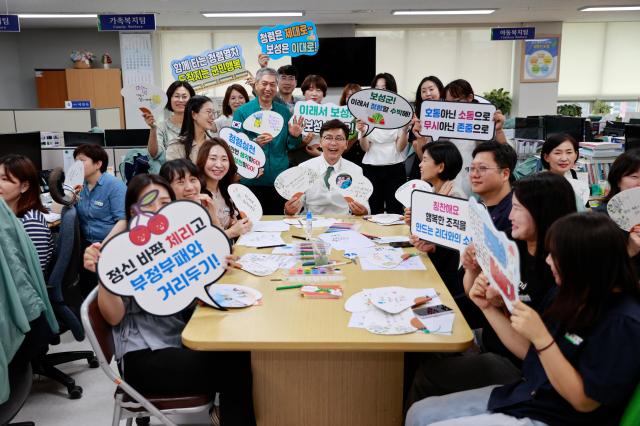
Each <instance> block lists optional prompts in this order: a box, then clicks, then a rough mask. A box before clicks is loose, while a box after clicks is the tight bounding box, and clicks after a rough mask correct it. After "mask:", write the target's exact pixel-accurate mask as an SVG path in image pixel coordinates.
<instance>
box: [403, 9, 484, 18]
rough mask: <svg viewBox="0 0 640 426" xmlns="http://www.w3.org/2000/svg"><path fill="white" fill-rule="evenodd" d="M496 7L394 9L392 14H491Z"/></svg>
mask: <svg viewBox="0 0 640 426" xmlns="http://www.w3.org/2000/svg"><path fill="white" fill-rule="evenodd" d="M495 11H496V9H466V10H463V9H457V10H437V9H436V10H394V11H392V12H391V14H392V15H403V16H415V15H490V14H492V13H493V12H495Z"/></svg>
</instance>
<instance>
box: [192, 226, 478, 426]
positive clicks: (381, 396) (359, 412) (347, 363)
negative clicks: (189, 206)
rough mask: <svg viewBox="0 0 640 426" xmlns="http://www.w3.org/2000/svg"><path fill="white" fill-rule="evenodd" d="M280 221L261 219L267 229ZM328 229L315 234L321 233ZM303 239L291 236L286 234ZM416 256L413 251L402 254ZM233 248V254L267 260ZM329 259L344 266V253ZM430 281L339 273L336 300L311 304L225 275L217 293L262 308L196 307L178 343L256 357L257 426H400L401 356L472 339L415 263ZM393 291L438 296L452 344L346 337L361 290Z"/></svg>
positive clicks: (393, 229)
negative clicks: (236, 294)
mask: <svg viewBox="0 0 640 426" xmlns="http://www.w3.org/2000/svg"><path fill="white" fill-rule="evenodd" d="M270 219H280V217H266V218H263V220H270ZM341 220H343V221H356V222H358V223H360V224H361V226H360V228H359V229H358V230H359V231H360V232H364V233H368V234H373V235H377V236H391V235H407V234H408V227H407V226H405V225H394V226H380V225H376V224H373V223H370V222H367V221H363V220H361V219H356V218H341ZM323 231H324V229H321V230H319V231H318V232H314V234H317V233H320V232H323ZM292 234H294V235H303V231H302V230H301V229H297V228H295V227H293V226H292V227H291V230H290V231H289V232H284V233H283V234H282V236H283V239H284V240H285V241H286V242H289V241H293V242H295V241H297V240H295V239H291V237H290V236H291V235H292ZM405 250H406V251H409V252H414V251H415V249H413V248H411V249H405ZM271 251H272V249H263V250H257V249H253V248H248V247H241V246H236V247H234V253H235V254H238V255H242V254H244V253H247V252H259V253H271ZM330 257H331V259H335V260H340V261H344V260H345V259H344V257H343V256H342V251H336V250H333V251H332V253H331V256H330ZM421 259H422V260H423V262H424V263H425V265H426V266H427V270H426V271H362V270H361V268H360V265H359V264H358V265H347V266H343V267H342V268H343V271H344V274H345V275H346V280H345V281H341V282H339V283H340V284H341V286H342V288H343V292H344V296H343V298H342V299H338V300H309V299H305V298H302V297H301V296H300V295H299V292H298V291H297V290H281V291H275V288H276V287H277V286H278V285H282V282H273V281H270V279H272V278H277V277H278V276H281V275H282V274H281V271H279V272H276V273H275V274H274V275H272V276H270V277H263V278H260V277H255V276H253V275H250V274H248V273H247V272H245V271H241V270H230V271H229V272H227V273H226V274H225V275H224V276H223V277H222V279H221V280H220V281H219V282H220V283H233V284H242V285H246V286H249V287H254V288H256V289H258V290H260V291H261V292H262V294H263V296H264V297H263V305H262V306H253V307H251V308H248V309H240V310H232V311H227V312H221V311H216V310H214V309H211V308H208V307H199V308H198V309H197V310H196V312H195V313H194V315H193V317H192V318H191V320H190V321H189V323H188V324H187V326H186V328H185V329H184V331H183V333H182V340H183V343H184V344H185V345H186V346H187V347H189V348H192V349H195V350H205V351H214V350H242V351H251V352H252V364H253V376H254V401H255V405H256V415H257V417H258V424H260V425H278V426H283V425H296V426H297V425H305V426H311V425H349V426H356V425H381V426H383V425H384V426H388V425H400V424H401V422H402V380H403V367H404V362H403V352H413V351H415V352H420V351H423V352H455V351H463V350H465V349H466V348H467V347H468V346H469V345H470V344H471V341H472V339H473V336H472V333H471V330H470V329H469V326H468V325H467V323H466V321H465V320H464V318H463V317H462V315H461V314H460V311H459V309H458V307H457V306H456V304H455V303H454V301H453V299H452V297H451V295H450V294H449V291H448V290H447V288H446V287H445V286H444V284H443V282H442V280H441V279H440V276H439V275H438V273H437V272H436V270H435V268H434V267H433V265H432V264H431V262H430V260H429V259H428V258H427V257H426V256H423V257H421ZM389 285H398V286H403V287H415V288H427V287H432V288H435V289H436V291H437V292H438V293H439V294H440V297H441V299H442V303H444V304H445V305H447V306H449V307H451V308H453V309H454V310H455V313H456V318H455V322H454V327H453V335H452V336H441V335H429V334H424V333H420V332H417V333H412V334H407V335H400V336H380V335H375V334H372V333H370V332H368V331H367V330H364V329H359V328H349V327H347V324H348V322H349V318H350V315H351V314H350V313H349V312H347V311H345V310H344V302H345V301H346V300H347V299H348V298H349V297H350V296H351V295H352V294H354V293H357V292H358V291H360V290H362V289H363V288H374V287H382V286H389Z"/></svg>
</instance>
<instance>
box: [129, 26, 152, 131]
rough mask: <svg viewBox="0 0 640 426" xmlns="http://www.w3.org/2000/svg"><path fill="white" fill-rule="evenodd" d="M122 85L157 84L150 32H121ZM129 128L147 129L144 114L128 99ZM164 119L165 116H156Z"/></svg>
mask: <svg viewBox="0 0 640 426" xmlns="http://www.w3.org/2000/svg"><path fill="white" fill-rule="evenodd" d="M120 57H121V61H122V86H123V87H127V86H135V85H136V84H144V85H148V86H153V85H155V79H154V74H153V45H152V43H151V34H149V33H120ZM124 111H125V119H126V123H127V125H126V127H127V129H147V128H148V126H147V125H146V123H145V122H144V119H143V118H142V114H141V113H140V111H139V110H138V108H137V107H136V105H133V104H131V103H130V102H129V101H127V99H125V102H124ZM156 119H157V120H162V119H163V117H156Z"/></svg>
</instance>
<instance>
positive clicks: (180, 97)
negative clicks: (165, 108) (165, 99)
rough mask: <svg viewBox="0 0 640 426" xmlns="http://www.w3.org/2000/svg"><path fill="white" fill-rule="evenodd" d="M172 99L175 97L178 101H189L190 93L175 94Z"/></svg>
mask: <svg viewBox="0 0 640 426" xmlns="http://www.w3.org/2000/svg"><path fill="white" fill-rule="evenodd" d="M171 99H175V100H176V101H188V100H189V95H173V96H172V97H171Z"/></svg>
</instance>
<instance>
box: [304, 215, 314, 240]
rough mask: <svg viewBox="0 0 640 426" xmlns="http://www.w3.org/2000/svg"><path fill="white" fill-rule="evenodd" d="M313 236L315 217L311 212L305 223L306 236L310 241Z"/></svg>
mask: <svg viewBox="0 0 640 426" xmlns="http://www.w3.org/2000/svg"><path fill="white" fill-rule="evenodd" d="M312 234H313V216H312V215H311V212H310V211H308V212H307V219H306V220H305V222H304V235H305V237H307V240H308V241H311V235H312Z"/></svg>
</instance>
